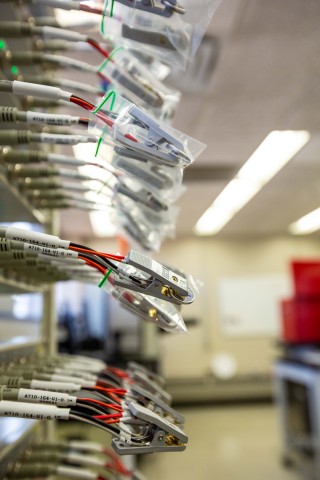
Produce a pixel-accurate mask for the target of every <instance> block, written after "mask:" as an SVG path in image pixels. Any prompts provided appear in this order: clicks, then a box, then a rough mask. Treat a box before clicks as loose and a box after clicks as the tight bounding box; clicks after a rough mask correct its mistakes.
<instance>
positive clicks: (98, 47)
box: [87, 38, 109, 58]
mask: <svg viewBox="0 0 320 480" xmlns="http://www.w3.org/2000/svg"><path fill="white" fill-rule="evenodd" d="M87 43H88V44H89V45H91V47H93V48H94V49H95V50H97V52H100V53H101V55H103V56H104V57H105V58H109V52H108V50H105V49H104V48H103V47H102V46H101V45H100V43H99V42H97V41H96V40H94V39H93V38H88V40H87Z"/></svg>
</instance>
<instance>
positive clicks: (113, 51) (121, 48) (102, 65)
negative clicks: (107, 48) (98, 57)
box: [98, 47, 124, 72]
mask: <svg viewBox="0 0 320 480" xmlns="http://www.w3.org/2000/svg"><path fill="white" fill-rule="evenodd" d="M121 50H124V48H123V47H117V48H115V49H114V50H112V52H111V53H110V55H109V57H108V58H107V59H106V60H104V61H103V62H102V64H101V65H100V67H99V69H98V70H99V72H102V70H103V69H104V67H105V66H106V65H107V64H108V63H109V62H110V60H111V59H112V58H113V57H114V56H115V54H116V53H118V52H120V51H121Z"/></svg>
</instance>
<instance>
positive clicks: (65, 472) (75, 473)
mask: <svg viewBox="0 0 320 480" xmlns="http://www.w3.org/2000/svg"><path fill="white" fill-rule="evenodd" d="M56 473H57V474H58V475H61V476H63V477H68V478H75V479H77V480H80V479H83V480H97V479H98V478H99V476H97V474H96V473H94V472H90V471H89V470H83V469H82V468H75V467H64V466H59V465H58V466H57V469H56Z"/></svg>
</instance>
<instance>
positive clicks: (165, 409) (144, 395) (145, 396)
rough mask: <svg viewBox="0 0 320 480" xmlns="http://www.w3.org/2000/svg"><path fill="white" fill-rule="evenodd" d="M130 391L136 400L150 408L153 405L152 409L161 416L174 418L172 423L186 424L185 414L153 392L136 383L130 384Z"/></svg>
mask: <svg viewBox="0 0 320 480" xmlns="http://www.w3.org/2000/svg"><path fill="white" fill-rule="evenodd" d="M129 392H130V394H131V395H132V396H133V397H134V398H135V401H136V402H138V403H140V404H142V405H143V406H145V407H148V408H151V405H152V408H151V409H152V410H153V411H154V412H155V413H157V414H158V415H160V416H161V417H169V418H171V419H172V423H174V424H176V425H181V426H182V425H184V422H185V418H184V416H183V415H181V414H180V413H179V412H177V410H175V409H174V408H172V407H170V406H169V405H168V404H167V403H165V402H164V401H162V400H161V399H160V398H159V397H157V396H156V395H154V394H153V393H151V392H149V391H148V390H145V389H144V388H142V387H140V386H139V385H137V384H135V383H133V384H132V385H130V390H129Z"/></svg>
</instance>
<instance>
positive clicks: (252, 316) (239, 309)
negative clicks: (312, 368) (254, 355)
mask: <svg viewBox="0 0 320 480" xmlns="http://www.w3.org/2000/svg"><path fill="white" fill-rule="evenodd" d="M217 290H218V306H219V317H220V325H221V329H222V332H223V334H224V335H227V336H234V337H239V336H257V335H263V336H278V335H279V333H280V321H281V310H280V301H281V300H283V299H285V298H288V297H290V296H291V281H290V278H289V276H287V275H284V274H272V275H258V276H245V277H231V278H223V279H221V280H219V281H218V282H217Z"/></svg>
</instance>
